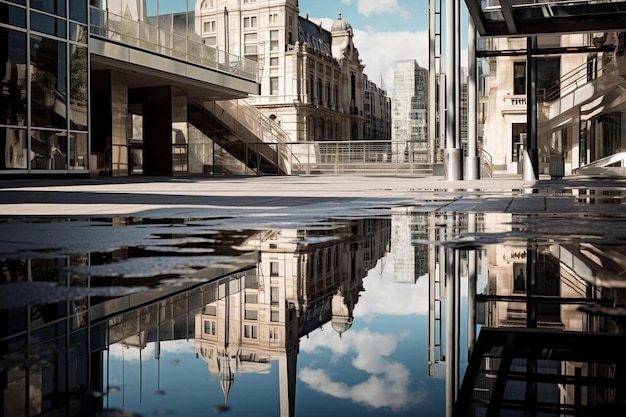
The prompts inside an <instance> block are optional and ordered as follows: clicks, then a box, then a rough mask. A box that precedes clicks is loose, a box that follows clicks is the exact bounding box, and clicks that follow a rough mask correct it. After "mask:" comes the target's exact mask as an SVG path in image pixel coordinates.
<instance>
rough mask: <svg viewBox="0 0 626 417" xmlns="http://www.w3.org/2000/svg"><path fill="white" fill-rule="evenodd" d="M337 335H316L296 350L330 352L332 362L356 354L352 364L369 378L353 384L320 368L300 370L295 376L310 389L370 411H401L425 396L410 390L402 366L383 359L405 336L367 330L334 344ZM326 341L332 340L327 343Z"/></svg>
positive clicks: (409, 380) (347, 335)
mask: <svg viewBox="0 0 626 417" xmlns="http://www.w3.org/2000/svg"><path fill="white" fill-rule="evenodd" d="M337 337H338V335H337V334H336V333H334V332H332V331H327V332H324V331H321V332H316V333H314V334H313V335H312V337H311V338H310V339H304V340H302V342H301V345H300V350H302V351H307V352H314V351H316V350H321V349H323V348H326V349H330V350H331V351H332V355H333V357H334V360H336V359H338V357H341V356H345V355H347V354H356V357H354V359H353V360H352V365H353V366H354V367H355V368H356V369H358V370H360V371H363V372H365V373H367V374H368V375H369V376H368V377H367V378H366V379H365V380H364V381H362V382H359V383H357V384H355V385H352V386H350V385H348V384H347V383H344V382H340V381H335V380H334V379H333V375H331V374H330V373H329V372H327V371H326V370H323V369H313V368H309V367H307V368H304V369H302V370H301V371H300V372H299V373H298V376H299V378H300V380H301V381H303V382H304V383H305V384H307V385H308V386H309V387H310V388H311V389H313V390H315V391H318V392H321V393H324V394H327V395H331V396H333V397H335V398H341V399H349V400H351V401H353V402H356V403H359V404H364V405H367V406H370V407H374V408H385V407H386V408H391V409H393V410H401V409H405V408H408V407H410V406H412V405H415V404H417V403H419V402H420V401H422V400H423V399H424V397H425V392H424V391H423V390H418V392H417V393H416V392H415V390H414V389H412V388H411V375H410V372H409V370H408V369H407V368H406V366H404V365H403V364H401V363H399V362H395V361H392V360H389V359H387V357H389V356H390V355H392V354H393V352H394V351H395V350H396V348H397V346H398V344H399V342H400V341H402V340H404V339H406V338H407V337H408V334H407V333H402V334H382V333H373V332H371V331H369V330H367V329H365V330H362V331H352V332H346V333H345V334H344V335H343V337H342V339H341V341H340V342H339V343H337V340H336V338H337ZM329 338H335V340H334V342H333V343H328V339H329Z"/></svg>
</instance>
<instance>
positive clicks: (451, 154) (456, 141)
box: [443, 0, 463, 181]
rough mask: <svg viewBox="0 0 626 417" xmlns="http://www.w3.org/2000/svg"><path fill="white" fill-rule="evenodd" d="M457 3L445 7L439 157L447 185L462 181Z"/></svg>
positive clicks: (452, 1)
mask: <svg viewBox="0 0 626 417" xmlns="http://www.w3.org/2000/svg"><path fill="white" fill-rule="evenodd" d="M460 10H461V9H460V0H449V1H448V2H447V5H446V58H447V61H446V75H447V79H448V83H447V86H446V96H447V98H448V100H447V106H446V107H447V109H446V149H445V150H444V153H443V165H444V172H445V178H446V180H448V181H455V180H462V179H463V152H462V150H461V148H460V136H461V135H460V132H461V129H460V128H461V126H460V100H459V96H460V94H459V93H460V91H461V84H460V76H461V71H460V64H461V59H460V58H461V48H460V46H461V45H460V38H461V34H460V31H461V25H460V19H459V15H460Z"/></svg>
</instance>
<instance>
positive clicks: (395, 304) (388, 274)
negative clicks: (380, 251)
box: [354, 254, 428, 320]
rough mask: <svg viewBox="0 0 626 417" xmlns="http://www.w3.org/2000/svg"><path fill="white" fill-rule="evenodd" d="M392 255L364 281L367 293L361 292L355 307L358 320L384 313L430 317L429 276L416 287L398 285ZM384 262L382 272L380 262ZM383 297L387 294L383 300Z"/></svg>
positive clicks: (384, 259) (421, 279)
mask: <svg viewBox="0 0 626 417" xmlns="http://www.w3.org/2000/svg"><path fill="white" fill-rule="evenodd" d="M393 259H394V258H393V254H388V255H387V256H386V257H385V258H383V259H382V260H381V261H379V265H377V266H376V268H374V269H373V270H372V271H370V273H369V274H368V276H367V277H365V278H364V279H363V287H364V288H365V291H364V292H363V293H361V297H360V298H359V302H358V304H357V305H356V306H355V308H354V316H355V317H358V319H359V320H368V318H371V317H375V316H377V315H381V314H388V315H395V316H407V315H412V314H413V315H426V314H428V277H427V276H423V277H420V278H419V279H418V280H417V283H416V284H415V285H412V284H406V283H396V282H394V281H395V273H394V271H393ZM381 262H383V263H384V267H383V269H382V273H380V274H379V275H377V274H376V271H380V263H381ZM380 294H385V296H384V297H380Z"/></svg>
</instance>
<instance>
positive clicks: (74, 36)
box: [69, 23, 88, 45]
mask: <svg viewBox="0 0 626 417" xmlns="http://www.w3.org/2000/svg"><path fill="white" fill-rule="evenodd" d="M87 33H88V32H87V26H83V25H79V24H76V23H70V36H69V38H70V40H71V41H74V42H80V43H83V44H85V45H86V44H87Z"/></svg>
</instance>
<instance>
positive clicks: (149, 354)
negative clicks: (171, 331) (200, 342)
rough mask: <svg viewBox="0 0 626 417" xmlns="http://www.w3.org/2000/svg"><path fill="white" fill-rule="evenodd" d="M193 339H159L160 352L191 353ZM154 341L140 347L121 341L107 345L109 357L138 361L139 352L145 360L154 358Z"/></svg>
mask: <svg viewBox="0 0 626 417" xmlns="http://www.w3.org/2000/svg"><path fill="white" fill-rule="evenodd" d="M194 342H195V341H194V340H166V341H161V354H164V353H173V354H178V353H193V352H194V346H195V345H194ZM155 346H156V342H150V343H147V344H146V347H144V348H143V349H141V351H140V349H139V348H138V347H134V346H130V347H126V346H124V345H123V344H122V343H114V344H112V345H110V346H109V357H110V358H114V359H119V360H122V358H123V359H124V360H125V361H130V362H138V361H139V356H140V355H139V354H140V353H141V358H142V359H143V360H144V361H145V360H147V359H152V358H154V352H155Z"/></svg>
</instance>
